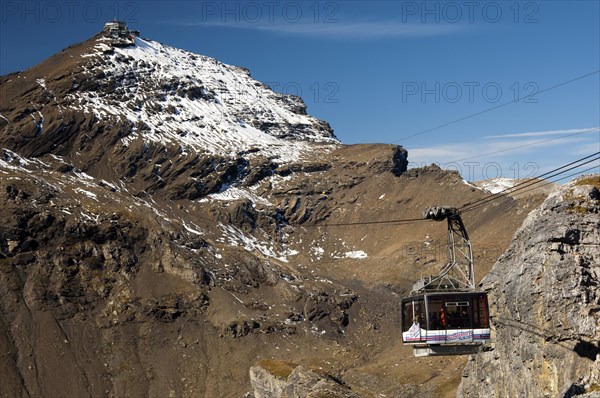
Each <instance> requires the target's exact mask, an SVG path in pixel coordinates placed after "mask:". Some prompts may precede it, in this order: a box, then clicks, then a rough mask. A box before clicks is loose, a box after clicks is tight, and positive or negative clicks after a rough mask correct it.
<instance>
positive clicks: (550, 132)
mask: <svg viewBox="0 0 600 398" xmlns="http://www.w3.org/2000/svg"><path fill="white" fill-rule="evenodd" d="M598 131H600V127H590V128H585V129H569V130H548V131H531V132H527V133H514V134H498V135H488V136H485V137H484V138H488V139H493V138H519V137H546V136H553V135H564V134H577V133H594V132H598Z"/></svg>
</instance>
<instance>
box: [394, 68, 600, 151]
mask: <svg viewBox="0 0 600 398" xmlns="http://www.w3.org/2000/svg"><path fill="white" fill-rule="evenodd" d="M599 72H600V69H599V70H596V71H593V72H590V73H586V74H585V75H581V76H578V77H576V78H573V79H571V80H567V81H565V82H562V83H558V84H555V85H554V86H550V87H547V88H545V89H543V90H539V91H536V92H535V93H532V94H528V95H526V96H523V97H519V98H517V99H515V100H512V101H508V102H504V103H502V104H499V105H496V106H493V107H491V108H488V109H484V110H482V111H479V112H476V113H473V114H471V115H467V116H463V117H461V118H459V119H455V120H452V121H450V122H447V123H444V124H441V125H439V126H436V127H432V128H429V129H427V130H423V131H420V132H418V133H415V134H411V135H407V136H406V137H402V138H400V139H399V140H396V141H392V142H390V144H395V143H397V142H401V141H404V140H407V139H409V138H413V137H417V136H419V135H422V134H427V133H430V132H432V131H435V130H439V129H441V128H443V127H447V126H450V125H453V124H456V123H459V122H462V121H463V120H468V119H471V118H474V117H475V116H479V115H482V114H484V113H487V112H491V111H493V110H496V109H499V108H502V107H505V106H507V105H510V104H513V103H516V102H519V101H520V100H523V99H526V98H531V97H533V96H534V95H538V94H541V93H545V92H547V91H550V90H554V89H555V88H558V87H561V86H565V85H567V84H570V83H573V82H576V81H578V80H581V79H585V78H586V77H589V76H592V75H595V74H597V73H599Z"/></svg>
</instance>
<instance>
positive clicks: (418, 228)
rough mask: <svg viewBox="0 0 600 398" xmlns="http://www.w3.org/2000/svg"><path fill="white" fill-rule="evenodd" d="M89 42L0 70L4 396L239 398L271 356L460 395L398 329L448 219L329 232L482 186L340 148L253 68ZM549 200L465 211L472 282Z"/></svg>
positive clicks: (402, 214)
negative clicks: (20, 68) (22, 67)
mask: <svg viewBox="0 0 600 398" xmlns="http://www.w3.org/2000/svg"><path fill="white" fill-rule="evenodd" d="M101 39H102V37H101V36H95V37H94V38H92V39H90V40H88V41H86V42H84V43H81V44H79V45H75V46H72V47H69V48H67V49H65V50H64V51H62V52H60V53H58V54H56V55H55V56H53V57H51V58H50V59H48V60H47V61H45V62H43V63H42V64H40V65H37V66H35V67H33V68H31V69H29V70H27V71H24V72H21V73H18V74H12V75H9V76H4V77H1V78H0V85H1V86H0V94H2V95H1V96H0V115H1V117H0V220H1V223H0V375H2V382H1V383H0V396H11V397H12V396H44V397H63V396H77V397H79V396H93V397H96V396H107V395H108V396H119V397H120V396H159V397H163V396H193V397H207V398H213V397H225V396H240V395H242V394H243V393H245V392H247V391H249V390H250V389H251V385H250V376H249V373H248V370H249V369H250V367H251V366H253V365H254V364H255V363H256V362H257V361H258V360H260V359H263V358H281V359H283V360H290V361H294V362H296V363H299V364H302V365H315V366H318V367H321V368H322V369H325V370H326V373H327V374H333V375H335V376H336V378H337V379H341V380H344V381H346V382H347V383H348V386H349V388H350V387H351V388H352V391H358V390H360V391H367V392H368V394H369V393H371V392H373V393H375V392H376V393H382V394H386V395H387V396H388V397H393V396H407V395H409V396H416V397H418V396H423V397H425V396H427V397H428V396H432V395H434V396H435V395H438V396H445V395H447V394H448V393H453V391H454V388H455V386H456V384H457V380H458V378H459V376H460V370H459V369H460V367H461V366H462V364H463V362H464V360H463V359H461V358H451V359H443V360H439V359H424V360H422V361H421V360H419V362H416V361H415V360H414V358H411V351H410V348H408V347H403V346H402V345H401V343H400V332H399V311H398V307H399V301H400V297H401V296H402V294H404V293H406V292H407V290H408V289H409V288H410V286H411V285H412V283H413V282H414V281H415V280H416V279H417V278H418V275H419V274H420V273H421V272H423V273H432V272H435V271H437V266H438V265H439V264H441V263H443V262H444V261H445V255H446V250H445V244H446V243H445V242H446V235H445V232H446V231H445V228H444V226H440V225H439V224H435V223H430V222H426V223H415V224H410V225H408V226H399V225H394V224H381V225H375V226H364V225H360V224H359V226H358V227H357V226H338V227H332V226H326V225H324V224H347V223H357V222H358V223H360V222H364V221H373V220H389V219H403V218H411V219H412V218H416V217H420V215H421V213H422V211H423V209H425V208H427V207H430V206H432V205H438V204H440V200H442V201H443V204H444V205H449V206H460V205H462V204H464V203H466V202H472V201H475V200H478V199H481V198H484V197H486V196H487V194H486V193H485V192H483V191H482V190H480V189H477V188H476V187H474V186H472V185H469V184H466V183H465V182H464V181H463V180H462V178H461V177H460V176H459V175H457V174H456V173H452V172H445V171H442V170H440V169H439V168H437V167H433V166H432V167H425V168H421V169H413V170H407V169H406V167H407V157H408V154H407V152H406V150H405V149H404V148H402V147H400V146H396V145H351V146H347V145H342V144H340V143H339V142H338V141H337V140H336V139H335V137H334V136H333V133H332V131H331V129H330V128H329V126H328V125H327V123H326V122H322V121H319V120H317V119H315V118H312V117H310V116H308V115H306V109H305V108H306V107H305V106H304V104H303V103H302V101H301V100H300V99H299V98H296V97H290V96H284V95H281V94H277V93H274V92H272V91H270V90H269V89H268V87H266V86H264V85H263V84H262V83H260V82H257V81H255V80H253V79H251V77H250V76H249V74H248V71H247V70H245V69H242V68H238V67H233V66H228V65H224V64H222V63H219V62H218V61H216V60H214V59H211V58H208V57H203V56H199V55H195V54H190V53H188V52H185V51H182V50H177V49H173V48H170V47H168V46H163V45H161V44H159V43H156V42H151V41H141V40H140V41H139V43H145V44H144V47H141V46H140V47H128V48H123V49H114V50H112V51H106V50H102V48H103V47H102V46H103V45H104V44H103V41H102V40H101ZM137 51H141V52H140V53H138V52H137ZM189 70H192V71H193V72H194V73H191V72H189ZM235 90H238V91H235ZM240 90H241V91H240ZM184 127H185V128H184ZM540 200H541V199H540V196H536V195H534V196H531V197H527V198H522V199H514V198H509V197H508V198H502V199H500V200H497V201H494V202H492V203H490V204H487V205H486V206H482V208H481V212H479V213H475V212H472V213H469V214H467V215H465V223H466V224H467V226H468V228H469V232H470V234H471V235H472V236H474V237H476V238H475V239H474V246H475V257H476V269H477V274H478V275H483V274H484V273H485V272H487V270H489V268H490V267H491V265H492V264H493V261H494V260H495V259H496V258H497V256H498V255H499V254H500V253H501V252H502V251H503V250H504V249H505V247H506V246H507V244H508V242H509V239H510V236H511V235H512V234H513V232H514V231H515V230H516V228H517V226H518V225H520V224H521V222H522V220H523V218H524V217H525V215H526V214H527V211H529V210H531V209H532V208H535V207H536V206H537V205H538V204H539V202H540ZM568 239H570V240H573V239H582V235H581V234H580V235H579V237H577V236H576V235H575V234H569V235H568ZM424 240H427V242H426V243H427V244H425V243H424ZM558 243H560V244H564V243H561V242H557V244H558ZM582 344H583V343H582ZM580 347H581V349H580V351H583V352H585V351H586V348H585V346H584V345H581V346H580ZM307 374H308V373H307ZM5 375H7V376H6V377H5ZM338 376H339V377H338ZM307 377H308V376H307ZM310 377H312V376H310ZM310 377H308V379H307V380H311V379H310ZM65 380H69V382H68V383H66V382H65ZM448 380H452V383H454V384H453V386H454V387H447V385H448ZM305 384H306V383H305ZM368 394H367V395H368Z"/></svg>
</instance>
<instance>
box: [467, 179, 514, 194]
mask: <svg viewBox="0 0 600 398" xmlns="http://www.w3.org/2000/svg"><path fill="white" fill-rule="evenodd" d="M517 183H518V180H515V179H512V178H505V177H498V178H492V179H489V180H482V181H478V182H476V183H475V184H476V185H477V186H479V187H480V188H482V189H484V190H486V191H488V192H489V193H500V192H504V191H506V190H507V189H510V188H512V187H514V186H515V184H517Z"/></svg>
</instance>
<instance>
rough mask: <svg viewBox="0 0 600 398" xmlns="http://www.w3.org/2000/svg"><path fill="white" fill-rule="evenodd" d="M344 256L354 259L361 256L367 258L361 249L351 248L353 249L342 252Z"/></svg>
mask: <svg viewBox="0 0 600 398" xmlns="http://www.w3.org/2000/svg"><path fill="white" fill-rule="evenodd" d="M344 256H345V257H346V258H355V259H361V258H367V257H368V256H367V253H365V252H364V251H362V250H353V251H349V252H346V253H344Z"/></svg>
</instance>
